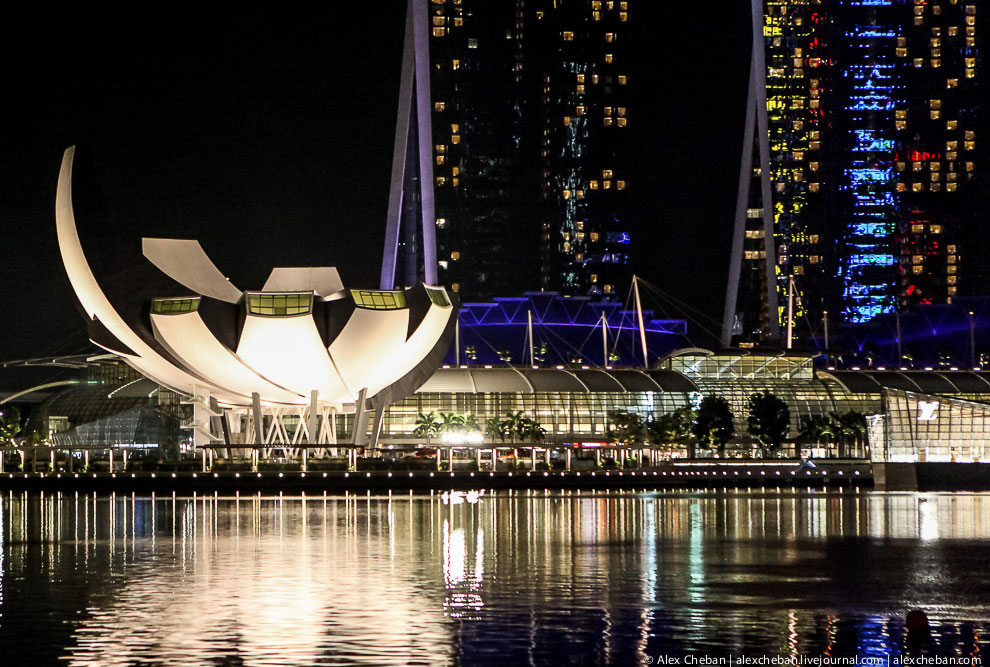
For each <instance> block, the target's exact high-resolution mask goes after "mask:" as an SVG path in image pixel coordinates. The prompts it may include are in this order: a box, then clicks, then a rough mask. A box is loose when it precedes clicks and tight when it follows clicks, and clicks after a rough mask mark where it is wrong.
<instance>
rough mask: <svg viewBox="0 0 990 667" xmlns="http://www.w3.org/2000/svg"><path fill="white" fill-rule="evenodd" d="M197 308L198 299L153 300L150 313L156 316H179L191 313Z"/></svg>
mask: <svg viewBox="0 0 990 667" xmlns="http://www.w3.org/2000/svg"><path fill="white" fill-rule="evenodd" d="M198 308H199V297H198V296H197V297H189V298H182V299H154V300H152V302H151V312H153V313H156V314H158V315H181V314H182V313H191V312H193V311H195V310H197V309H198Z"/></svg>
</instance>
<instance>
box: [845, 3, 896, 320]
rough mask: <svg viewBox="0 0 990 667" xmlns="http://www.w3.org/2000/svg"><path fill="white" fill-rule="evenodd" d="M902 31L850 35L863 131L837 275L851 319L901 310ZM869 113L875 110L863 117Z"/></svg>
mask: <svg viewBox="0 0 990 667" xmlns="http://www.w3.org/2000/svg"><path fill="white" fill-rule="evenodd" d="M893 2H894V0H848V3H847V4H848V5H849V6H850V7H874V6H888V5H892V4H893ZM900 34H901V28H900V27H899V26H896V25H895V26H889V25H888V26H875V25H858V26H855V27H854V28H853V29H851V30H848V31H846V32H845V37H846V38H847V40H848V45H849V47H850V53H851V56H850V57H851V58H852V60H851V62H850V63H849V64H848V65H846V66H845V67H844V68H843V69H842V71H841V76H842V78H843V79H844V80H845V81H846V82H847V85H848V88H847V90H848V97H847V99H846V104H845V105H844V111H845V113H846V114H847V118H848V120H849V121H850V122H851V123H852V124H853V125H854V126H856V127H855V129H853V130H852V132H851V133H850V140H851V145H850V146H849V147H848V153H847V155H846V157H845V159H846V161H847V162H846V166H845V168H844V169H843V170H842V173H843V177H844V182H843V183H841V185H840V186H839V187H840V190H842V191H844V192H845V193H846V194H847V195H848V199H847V202H848V204H847V207H845V208H846V210H845V211H843V217H844V225H845V230H846V231H845V234H844V235H843V238H844V243H843V245H844V246H845V252H843V253H842V254H843V255H844V257H843V259H842V261H841V266H840V267H839V269H838V271H837V277H839V278H840V279H841V281H842V284H843V292H842V295H843V300H844V308H843V311H844V315H845V317H846V320H847V321H849V322H856V323H860V322H867V321H869V320H871V319H873V318H874V317H877V316H878V315H882V314H884V313H889V312H892V311H893V309H894V307H895V306H896V292H895V286H896V281H897V262H896V259H895V257H896V252H895V248H894V244H895V237H894V231H895V228H896V221H897V210H898V206H899V197H898V195H897V172H896V171H895V170H894V164H893V153H894V152H895V151H896V150H897V148H898V142H897V140H896V138H895V136H894V131H895V129H896V125H895V120H894V109H895V108H896V107H897V106H898V104H900V103H902V102H903V95H902V92H901V90H900V88H901V84H900V83H899V82H898V79H897V69H896V68H897V63H896V61H895V60H894V58H893V54H894V48H892V47H893V46H895V44H896V39H897V38H898V37H899V36H900ZM864 112H869V113H864Z"/></svg>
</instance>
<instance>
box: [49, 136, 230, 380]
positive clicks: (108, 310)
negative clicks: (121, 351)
mask: <svg viewBox="0 0 990 667" xmlns="http://www.w3.org/2000/svg"><path fill="white" fill-rule="evenodd" d="M75 153H76V149H75V146H70V147H69V148H67V149H66V150H65V153H64V154H63V155H62V166H61V168H60V169H59V174H58V188H57V190H56V193H55V228H56V232H57V234H58V247H59V251H60V252H61V254H62V262H63V264H64V265H65V271H66V273H67V274H68V276H69V282H70V283H71V285H72V289H73V290H74V291H75V293H76V296H77V297H78V299H79V302H80V303H81V304H82V307H83V309H84V310H85V311H86V314H87V315H89V317H90V319H93V318H97V319H99V321H100V322H101V323H102V325H103V326H104V327H106V329H107V331H109V332H110V333H112V334H113V336H114V337H115V338H116V339H117V340H119V341H120V342H121V343H123V344H124V345H126V346H127V347H128V348H129V349H131V350H133V351H134V354H135V355H136V356H130V355H122V358H123V359H124V360H126V361H127V363H129V364H130V365H132V366H133V367H134V368H136V369H137V370H139V371H140V372H142V373H144V374H145V375H147V376H148V377H150V378H153V379H155V380H156V381H157V382H160V383H161V384H163V385H165V386H168V387H172V388H173V389H176V390H178V391H181V392H184V393H189V392H191V391H192V390H193V387H194V386H195V385H200V386H208V385H209V383H208V382H204V381H203V380H201V379H199V378H196V377H194V376H192V375H190V374H188V373H186V372H184V371H182V370H181V369H179V368H176V367H175V366H174V365H173V364H171V363H169V362H168V361H167V360H165V359H163V358H162V357H161V356H160V355H159V354H158V353H156V352H155V351H154V350H153V349H152V348H151V346H149V345H148V344H147V343H146V342H145V341H144V340H142V338H141V337H140V336H138V335H137V334H136V333H135V332H134V331H133V329H132V328H131V327H130V326H128V324H127V322H125V321H124V319H123V318H122V317H121V316H120V314H119V313H118V312H117V310H116V309H115V308H114V307H113V305H111V303H110V301H109V300H108V299H107V297H106V294H104V292H103V290H102V289H101V288H100V285H99V283H97V281H96V276H94V275H93V270H92V269H91V268H90V266H89V262H87V261H86V255H85V253H84V252H83V249H82V244H81V243H80V241H79V232H78V230H77V229H76V219H75V214H74V213H73V208H72V162H73V159H74V158H75ZM111 351H112V350H111ZM214 389H216V388H214Z"/></svg>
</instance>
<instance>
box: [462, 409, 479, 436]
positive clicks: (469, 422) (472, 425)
mask: <svg viewBox="0 0 990 667" xmlns="http://www.w3.org/2000/svg"><path fill="white" fill-rule="evenodd" d="M461 420H462V422H461V423H462V425H463V426H464V430H465V431H480V430H481V424H479V423H478V418H477V417H476V416H475V414H474V413H473V412H468V413H467V414H464V415H462V416H461Z"/></svg>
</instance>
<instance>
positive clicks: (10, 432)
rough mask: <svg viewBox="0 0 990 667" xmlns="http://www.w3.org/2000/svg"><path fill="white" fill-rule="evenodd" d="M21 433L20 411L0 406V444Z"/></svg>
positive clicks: (11, 406) (10, 406) (11, 407)
mask: <svg viewBox="0 0 990 667" xmlns="http://www.w3.org/2000/svg"><path fill="white" fill-rule="evenodd" d="M20 432H21V411H20V410H18V409H17V408H16V407H14V406H13V405H4V406H0V443H7V442H10V441H11V440H12V439H13V438H14V436H16V435H17V434H18V433H20Z"/></svg>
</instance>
